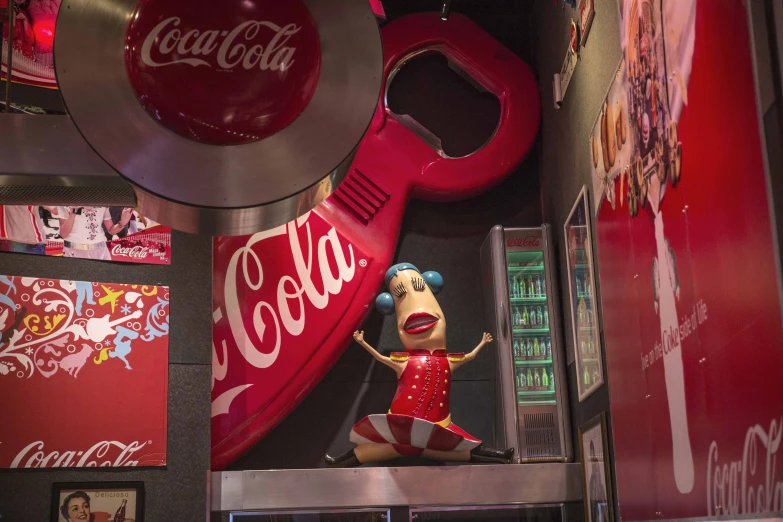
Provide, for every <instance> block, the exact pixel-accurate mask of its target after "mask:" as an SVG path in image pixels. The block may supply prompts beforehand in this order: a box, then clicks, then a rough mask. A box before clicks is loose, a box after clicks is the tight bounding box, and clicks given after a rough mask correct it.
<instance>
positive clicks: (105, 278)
mask: <svg viewBox="0 0 783 522" xmlns="http://www.w3.org/2000/svg"><path fill="white" fill-rule="evenodd" d="M0 273H1V274H6V275H15V276H29V277H46V278H53V279H73V280H81V281H99V282H109V283H136V284H146V285H165V286H168V287H170V295H171V305H170V314H171V315H170V333H169V399H168V457H167V463H168V464H167V466H166V467H165V468H145V469H132V468H125V469H113V470H94V469H93V470H89V471H88V470H74V469H65V470H45V471H38V470H24V471H18V470H0V520H2V522H28V521H36V522H39V521H40V522H44V521H47V520H49V513H50V508H51V506H50V500H51V492H52V483H53V482H85V481H111V480H122V481H143V482H144V487H145V494H146V502H145V504H146V509H145V520H147V521H151V522H155V521H158V520H205V519H206V517H207V471H208V470H209V422H210V387H211V376H212V351H211V347H212V344H211V343H212V321H211V319H212V286H211V280H212V240H211V239H210V238H206V237H196V236H189V235H186V234H180V233H175V234H174V235H173V237H172V262H171V265H170V266H153V265H129V264H113V263H106V262H100V261H88V260H80V259H65V258H46V257H38V256H30V255H23V254H10V253H5V252H4V253H2V254H0ZM0 400H19V401H21V400H24V398H23V397H0ZM9 426H11V427H12V419H2V420H0V430H5V429H9Z"/></svg>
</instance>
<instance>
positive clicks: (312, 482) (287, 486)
mask: <svg viewBox="0 0 783 522" xmlns="http://www.w3.org/2000/svg"><path fill="white" fill-rule="evenodd" d="M581 499H582V484H581V470H580V466H579V464H524V465H505V466H438V467H406V468H385V467H376V468H353V469H310V470H269V471H266V470H263V471H252V470H250V471H224V472H213V473H212V485H211V510H212V511H213V512H215V511H267V510H291V509H314V508H365V507H395V506H479V505H503V504H551V503H561V502H574V501H580V500H581Z"/></svg>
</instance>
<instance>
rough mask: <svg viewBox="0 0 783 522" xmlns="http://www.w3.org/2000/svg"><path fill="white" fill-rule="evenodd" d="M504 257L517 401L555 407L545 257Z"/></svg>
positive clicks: (528, 254)
mask: <svg viewBox="0 0 783 522" xmlns="http://www.w3.org/2000/svg"><path fill="white" fill-rule="evenodd" d="M506 256H507V259H506V269H507V272H508V295H509V301H510V306H509V310H510V313H511V325H512V333H513V342H514V344H513V347H512V350H513V355H514V367H515V370H516V372H515V375H516V388H517V402H518V403H519V404H555V378H554V368H553V367H552V338H551V337H550V332H549V304H548V303H549V298H548V295H547V288H546V273H545V271H544V255H543V253H542V252H509V253H507V255H506Z"/></svg>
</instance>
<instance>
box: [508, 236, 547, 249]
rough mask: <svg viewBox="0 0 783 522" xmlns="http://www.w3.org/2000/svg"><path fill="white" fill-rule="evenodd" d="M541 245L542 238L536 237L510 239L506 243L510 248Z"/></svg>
mask: <svg viewBox="0 0 783 522" xmlns="http://www.w3.org/2000/svg"><path fill="white" fill-rule="evenodd" d="M540 245H541V238H539V237H536V236H526V237H510V238H508V240H507V241H506V246H509V247H537V246H540Z"/></svg>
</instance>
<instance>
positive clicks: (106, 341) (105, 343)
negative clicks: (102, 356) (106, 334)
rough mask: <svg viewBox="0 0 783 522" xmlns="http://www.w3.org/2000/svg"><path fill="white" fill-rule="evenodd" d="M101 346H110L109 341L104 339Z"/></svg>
mask: <svg viewBox="0 0 783 522" xmlns="http://www.w3.org/2000/svg"><path fill="white" fill-rule="evenodd" d="M103 344H104V346H109V345H110V344H111V341H110V340H108V339H106V340H105V341H103Z"/></svg>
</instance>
